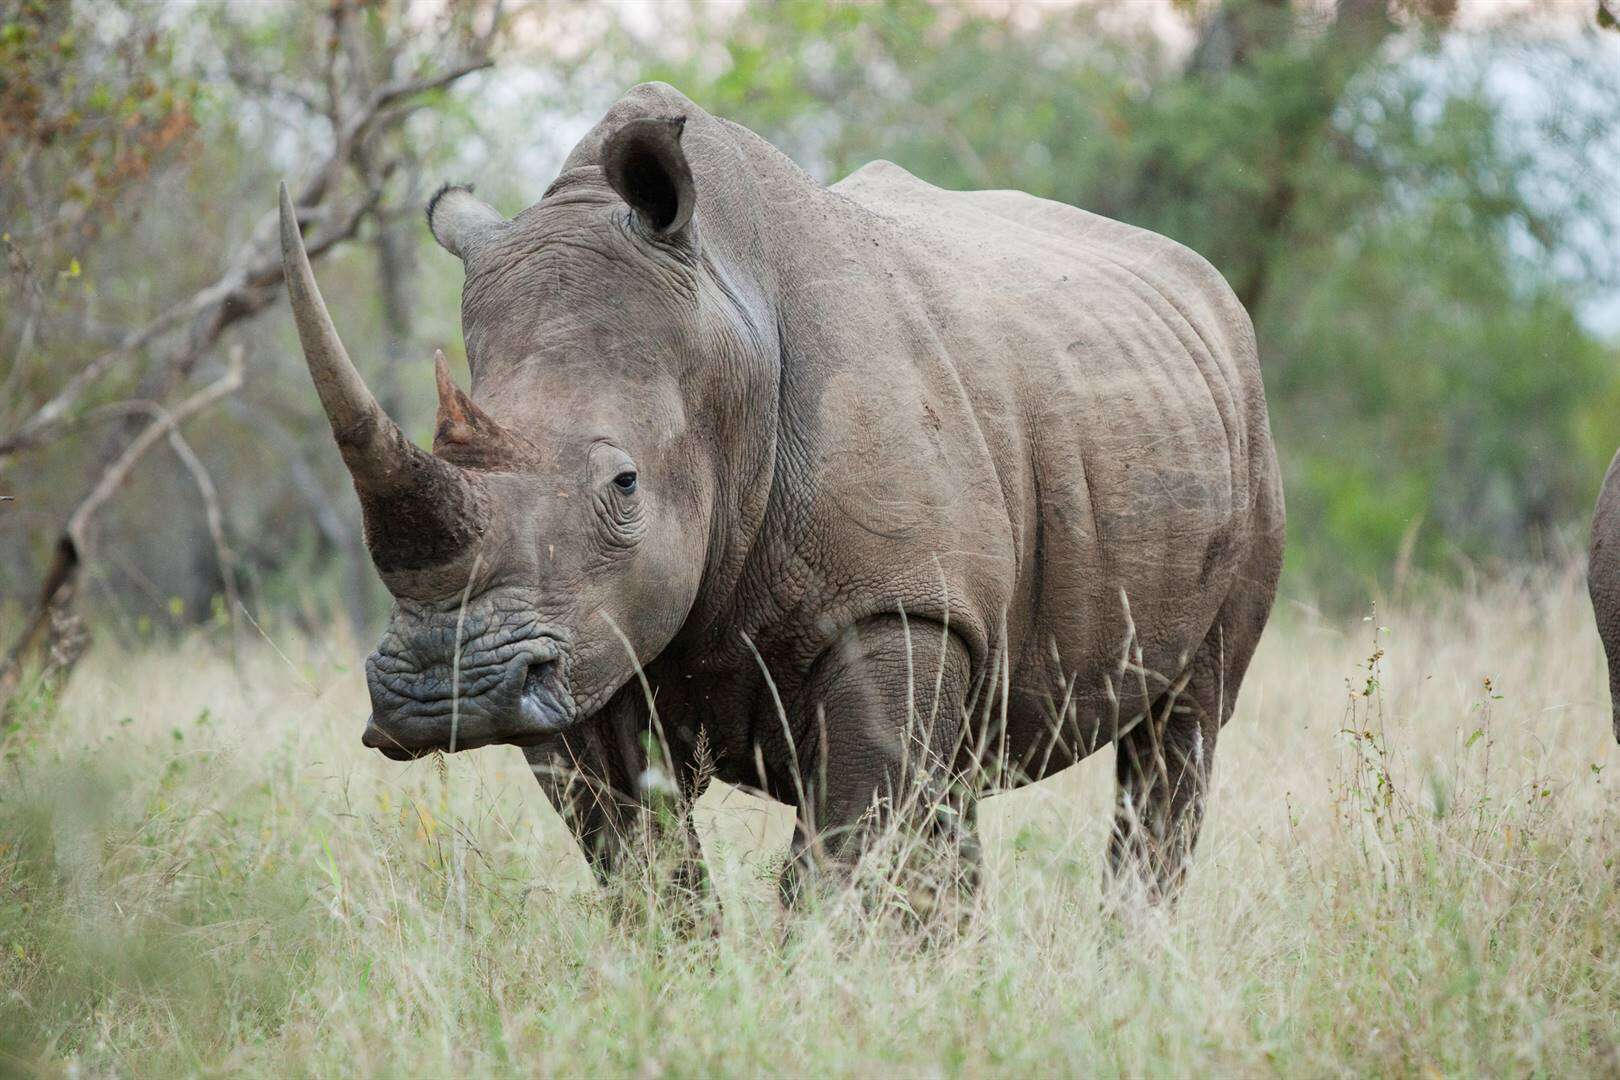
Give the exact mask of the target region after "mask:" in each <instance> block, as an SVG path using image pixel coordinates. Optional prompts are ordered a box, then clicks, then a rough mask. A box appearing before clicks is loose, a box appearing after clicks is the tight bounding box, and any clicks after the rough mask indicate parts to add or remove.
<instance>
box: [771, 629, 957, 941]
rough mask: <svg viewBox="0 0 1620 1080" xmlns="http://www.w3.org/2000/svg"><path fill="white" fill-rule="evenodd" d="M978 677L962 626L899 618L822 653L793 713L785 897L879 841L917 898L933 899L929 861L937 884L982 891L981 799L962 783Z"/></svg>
mask: <svg viewBox="0 0 1620 1080" xmlns="http://www.w3.org/2000/svg"><path fill="white" fill-rule="evenodd" d="M968 678H969V660H968V654H967V649H966V648H965V647H964V646H963V645H962V643H961V641H960V640H959V639H958V638H956V636H955V635H954V634H947V633H946V632H945V631H944V629H943V628H942V627H941V626H940V625H939V624H937V623H931V622H926V621H917V620H909V621H908V620H905V619H902V618H900V617H899V616H898V615H896V616H892V617H883V618H877V619H870V620H867V621H865V622H863V623H861V624H860V625H858V626H856V627H853V628H851V629H850V630H849V631H847V632H845V633H844V634H842V635H841V636H840V638H839V640H838V641H837V642H836V643H835V644H834V645H833V646H832V647H831V648H830V649H829V650H828V651H827V652H826V653H824V654H823V655H822V657H821V658H820V659H819V660H818V661H817V662H816V665H815V667H814V669H813V670H812V672H811V677H810V679H809V681H808V683H807V685H806V687H805V689H804V692H803V693H802V695H801V696H800V699H799V701H798V702H797V705H796V707H795V709H794V710H793V717H792V720H793V724H792V727H793V730H794V731H796V732H797V733H798V738H797V740H796V743H797V745H796V746H794V747H791V748H789V756H790V757H791V758H793V759H796V761H797V768H798V778H797V781H796V782H795V784H794V789H795V790H794V795H795V797H796V800H797V801H798V803H799V806H798V815H799V816H798V823H797V827H796V829H795V835H794V843H793V852H792V855H791V857H790V859H789V862H788V866H787V868H786V870H785V871H784V873H783V876H782V881H781V891H782V895H783V898H784V899H785V900H787V901H788V902H790V903H791V902H793V901H794V900H796V899H797V898H798V897H799V896H800V895H801V894H802V892H803V890H804V887H805V883H806V879H807V878H809V877H812V876H814V875H815V874H817V873H818V872H820V871H823V870H831V871H832V872H834V873H835V874H838V875H840V876H844V875H847V874H848V873H849V871H850V870H852V869H853V867H854V865H855V864H856V862H857V861H858V860H860V859H861V858H862V857H864V856H867V855H871V854H874V853H876V852H877V851H878V850H879V849H881V850H882V851H883V852H884V853H887V854H889V855H892V856H894V858H895V863H894V865H892V866H890V865H888V864H885V867H884V869H885V870H886V871H888V870H897V871H899V872H901V873H903V874H906V875H907V876H908V877H909V878H910V879H912V880H908V881H907V883H906V884H907V890H906V891H907V893H908V894H909V895H910V896H911V898H912V902H913V906H914V907H917V908H919V909H921V908H923V907H927V906H933V900H932V899H927V898H926V895H925V894H927V893H928V892H930V886H929V883H926V882H920V881H919V880H917V879H918V878H919V875H920V874H921V873H922V871H921V870H920V864H923V863H927V864H929V865H928V868H927V871H926V873H927V875H928V876H931V877H932V878H933V882H932V884H933V885H936V886H937V885H938V884H940V883H941V879H945V878H948V879H949V881H950V883H951V884H952V885H953V886H966V887H968V888H971V886H972V884H973V882H974V880H975V879H976V865H975V864H974V860H973V855H974V854H975V853H976V852H977V845H976V844H975V843H973V842H972V839H971V835H970V834H971V828H972V806H971V801H970V798H969V796H968V794H967V793H966V792H964V791H960V790H955V789H954V788H953V784H952V781H953V778H954V777H953V773H952V762H953V760H954V758H955V755H956V751H957V747H958V744H959V740H960V735H961V730H962V705H963V699H964V696H965V694H966V689H967V683H968ZM778 749H780V748H778ZM919 886H920V887H919ZM934 891H937V889H935V890H934Z"/></svg>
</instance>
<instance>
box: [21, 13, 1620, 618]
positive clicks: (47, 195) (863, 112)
mask: <svg viewBox="0 0 1620 1080" xmlns="http://www.w3.org/2000/svg"><path fill="white" fill-rule="evenodd" d="M1612 22H1613V20H1612V19H1611V18H1609V15H1608V11H1607V10H1606V9H1605V8H1604V7H1602V6H1601V3H1600V0H1571V2H1568V3H1549V4H1542V5H1537V4H1533V3H1532V4H1510V3H1498V2H1492V0H1472V2H1471V0H1427V2H1423V3H1419V2H1415V0H1413V2H1402V0H1389V2H1387V3H1386V0H1338V2H1337V3H1333V2H1326V0H1323V2H1309V3H1305V2H1288V0H1197V2H1189V0H1163V2H1160V0H1140V2H1133V0H1078V2H1072V3H1065V2H1054V3H1046V4H1039V5H1037V4H1033V3H1014V2H1010V0H1002V2H995V0H940V2H933V3H925V2H922V0H889V2H882V3H869V4H861V5H853V4H838V5H824V4H812V3H763V2H756V3H735V2H733V3H725V4H714V5H701V4H686V3H682V2H680V0H668V2H665V3H658V4H652V3H648V4H624V5H609V4H600V3H576V2H570V0H556V2H552V3H548V4H545V5H536V6H519V5H512V6H510V7H509V8H504V9H503V8H502V7H501V6H500V5H499V4H496V3H494V2H492V0H480V2H466V3H445V2H414V3H413V2H409V0H377V2H360V0H323V2H321V3H306V4H286V5H273V4H246V3H224V2H221V3H208V2H204V3H199V4H195V5H184V6H183V5H172V6H161V5H151V4H145V3H138V2H133V0H73V2H61V3H57V2H47V0H0V234H3V235H0V248H3V251H4V254H5V256H6V267H5V269H4V271H3V274H4V277H3V284H0V493H4V494H6V495H10V496H12V501H10V502H5V503H0V597H3V604H4V607H5V611H6V612H7V613H9V615H10V616H14V617H7V618H4V619H0V625H5V626H8V627H10V628H11V629H9V630H8V633H7V640H6V641H0V648H4V647H6V646H7V645H9V644H10V639H11V638H12V637H14V636H15V632H16V630H17V629H19V628H21V627H22V625H23V622H24V620H25V619H26V617H27V615H28V612H29V611H30V609H31V607H32V606H33V605H34V604H35V603H36V600H37V597H38V595H39V593H40V590H41V589H42V587H47V586H50V585H52V584H53V582H55V580H56V579H55V577H53V575H58V576H60V575H62V574H63V573H66V575H67V576H66V577H65V578H63V580H64V581H66V582H67V590H68V593H69V594H70V595H69V596H68V600H69V601H70V602H71V603H72V604H73V605H74V606H75V607H76V609H77V610H78V611H79V612H81V613H82V614H84V615H87V616H89V619H90V622H91V623H92V625H93V626H95V627H96V628H97V629H98V631H99V628H100V627H101V626H103V625H105V626H108V627H110V628H111V630H110V632H111V633H114V634H119V633H154V632H163V631H165V630H166V629H174V628H181V627H188V626H193V625H195V624H197V623H199V622H206V621H210V620H212V621H214V622H216V623H218V624H219V625H221V626H222V627H223V626H226V625H228V624H229V623H230V622H231V616H232V614H233V612H234V611H235V610H237V605H236V604H235V602H233V601H231V600H230V599H229V597H230V596H231V593H232V590H233V589H234V590H235V591H236V592H238V593H239V594H240V598H241V599H240V604H241V607H245V609H246V610H247V611H249V612H251V613H253V615H254V616H255V617H257V618H259V619H262V618H265V617H267V616H275V617H278V618H281V617H292V618H294V619H296V620H297V621H299V622H301V623H304V624H305V625H307V626H310V627H316V626H322V625H325V624H326V623H327V622H328V621H329V620H331V619H332V618H335V617H347V618H349V619H351V620H353V621H354V622H355V623H357V624H358V625H360V626H361V627H362V628H363V629H362V634H363V635H364V636H369V634H370V632H371V629H372V628H373V627H374V626H375V621H376V620H377V618H378V617H379V615H380V613H381V610H382V605H383V604H384V602H385V597H384V595H383V593H382V592H381V590H380V588H379V587H376V586H374V585H373V584H372V582H373V580H374V574H373V571H372V569H371V567H370V565H369V563H368V562H367V561H366V559H365V556H364V553H363V549H362V548H361V547H360V545H359V537H358V529H359V526H358V514H357V512H356V507H355V505H354V503H353V499H352V496H351V494H350V491H349V484H348V480H347V477H346V475H345V474H344V472H343V469H342V467H341V464H340V462H339V460H338V456H337V453H336V451H335V448H334V446H333V444H332V442H331V440H330V438H329V437H328V435H327V432H326V427H325V420H324V418H323V417H322V414H321V412H320V410H319V408H317V407H316V403H315V398H314V395H313V393H312V392H311V389H310V386H309V384H308V379H307V376H306V375H305V374H304V372H303V370H302V360H301V357H300V354H299V352H298V347H297V345H296V340H295V338H294V335H293V333H292V327H291V321H290V319H288V318H287V316H286V314H285V305H284V302H283V300H282V298H281V295H280V281H279V270H278V263H277V261H276V258H275V253H274V249H273V246H272V242H273V237H272V236H271V235H270V229H269V225H270V218H269V214H270V212H271V211H272V210H273V208H274V201H275V184H276V181H277V179H278V178H282V177H285V178H287V180H288V181H289V184H290V185H291V186H292V188H293V190H294V191H295V193H297V195H298V198H299V202H300V206H301V207H302V208H303V210H304V211H305V212H307V214H308V223H307V226H306V232H307V234H308V235H309V236H310V237H311V241H312V245H314V247H315V248H316V249H317V252H318V253H323V254H321V257H320V263H321V265H319V266H318V273H319V275H320V277H321V281H322V285H323V288H324V289H325V291H326V295H327V299H328V302H329V303H330V305H331V306H332V308H333V310H334V312H335V313H336V314H337V318H338V321H339V324H340V326H341V327H342V330H343V333H344V336H345V339H346V342H347V344H348V347H349V349H350V351H351V352H352V353H353V354H354V355H355V357H356V359H357V361H358V362H359V363H360V365H361V367H362V369H363V370H364V371H365V372H366V374H367V377H368V378H369V379H370V380H371V382H372V385H373V386H374V387H377V388H378V390H379V396H381V397H383V398H384V399H385V405H387V407H388V408H389V409H390V411H391V412H392V413H393V414H394V415H395V416H396V417H399V418H400V419H401V420H402V422H404V423H405V424H406V426H407V429H408V430H412V431H413V432H415V433H416V434H417V435H419V436H421V437H423V438H424V439H425V438H426V436H427V434H428V429H429V426H430V424H431V418H432V409H433V391H432V376H431V371H430V369H431V364H430V363H429V359H428V358H429V357H430V356H431V355H432V350H433V348H434V347H436V346H437V347H443V348H445V350H446V351H447V353H449V354H450V355H451V356H452V357H453V358H459V357H460V355H461V343H460V333H459V322H458V312H459V289H460V267H459V264H458V263H457V262H456V260H454V259H453V258H451V257H450V256H448V255H446V254H444V253H443V252H441V251H440V250H439V249H438V248H437V247H435V246H434V245H433V244H432V241H431V239H430V237H429V236H428V232H427V230H426V228H425V227H424V226H423V223H422V219H421V216H420V214H421V209H422V206H423V204H424V202H425V200H426V196H427V194H428V193H429V192H430V191H431V190H432V189H433V188H434V187H435V186H437V184H438V183H439V182H440V181H441V180H446V179H448V180H471V181H475V182H477V184H478V185H479V191H480V194H481V195H483V196H484V197H485V198H488V199H490V200H491V201H493V202H494V203H495V204H496V205H497V206H498V207H500V208H501V209H502V210H503V211H504V212H506V213H508V214H510V213H515V212H516V211H518V210H520V209H522V208H523V207H524V206H526V205H528V204H529V203H530V202H531V201H533V200H534V199H535V198H537V197H538V196H539V194H540V192H541V191H543V190H544V188H545V186H546V184H547V183H548V182H549V181H550V179H551V177H552V175H553V174H554V171H555V169H556V168H557V166H558V165H559V164H560V162H561V160H562V158H563V156H564V155H565V154H566V153H567V151H568V149H569V148H570V147H571V145H572V143H573V142H574V141H575V140H576V139H577V138H578V137H579V136H580V135H582V134H583V133H584V132H585V131H586V130H587V129H588V128H589V127H590V125H591V124H592V123H594V121H595V120H596V119H597V118H598V117H599V116H600V114H601V112H602V110H603V109H605V108H606V106H607V105H608V104H609V103H611V102H612V101H613V100H614V99H615V98H616V97H617V96H618V95H619V94H620V93H622V91H623V90H624V89H625V88H626V87H628V86H629V85H631V84H633V83H635V82H639V81H642V80H645V79H652V78H658V79H665V80H668V81H670V82H672V83H674V84H675V85H676V86H678V87H679V88H680V89H682V90H683V91H685V92H686V93H687V94H688V95H689V96H691V97H692V98H693V99H694V100H696V101H697V102H698V103H699V104H701V105H702V106H704V107H705V108H707V109H709V110H711V111H713V112H716V113H719V114H721V115H725V116H728V117H730V118H732V119H735V120H737V121H739V122H741V123H743V124H746V125H748V126H749V127H752V128H753V129H755V130H756V131H758V132H759V133H761V134H762V135H764V136H765V137H766V138H768V139H770V140H771V141H773V142H774V143H776V144H777V145H778V146H779V147H781V148H782V149H783V150H785V151H786V152H788V153H789V154H790V155H792V156H793V157H794V158H795V159H796V160H797V161H798V162H799V163H800V164H801V165H803V166H804V167H805V168H806V169H808V170H809V171H810V172H811V173H812V174H813V175H815V176H816V177H818V178H820V179H822V180H824V181H826V182H829V183H830V182H832V181H835V180H837V179H839V178H840V177H842V176H843V175H845V174H847V173H848V172H849V171H851V170H853V169H854V168H856V167H858V166H859V165H861V164H862V163H864V162H866V161H868V160H871V159H873V158H888V159H890V160H893V161H896V162H898V163H899V164H901V165H903V166H905V167H906V168H907V169H909V170H911V171H912V172H913V173H915V174H916V175H918V176H920V177H922V178H924V179H926V180H928V181H931V182H932V183H935V184H938V185H941V186H944V187H951V188H982V187H1009V188H1021V189H1024V190H1026V191H1030V192H1033V193H1035V194H1038V195H1042V196H1046V197H1049V198H1053V199H1059V200H1062V201H1064V202H1068V203H1073V204H1075V205H1077V206H1081V207H1085V208H1087V209H1091V210H1094V211H1097V212H1099V213H1102V214H1106V215H1109V216H1112V217H1117V218H1121V219H1123V220H1126V221H1130V222H1134V223H1137V224H1141V225H1144V226H1147V227H1149V228H1152V229H1155V230H1158V231H1160V232H1163V233H1165V234H1167V235H1169V236H1172V237H1174V238H1176V239H1178V240H1181V241H1183V242H1185V243H1187V244H1188V245H1190V246H1191V247H1193V248H1194V249H1196V250H1197V251H1199V252H1201V253H1202V254H1204V255H1205V256H1206V257H1208V258H1209V259H1210V260H1211V261H1212V262H1213V263H1214V264H1215V265H1216V266H1217V267H1218V268H1219V269H1220V270H1221V271H1222V272H1223V273H1224V274H1225V275H1226V278H1227V280H1228V281H1229V282H1230V283H1231V285H1232V287H1233V288H1234V289H1235V290H1236V291H1237V293H1238V295H1239V296H1240V297H1241V298H1242V299H1243V301H1244V302H1245V304H1246V305H1247V306H1248V308H1249V310H1250V312H1251V313H1252V314H1253V317H1254V320H1255V324H1256V327H1257V329H1258V333H1259V341H1260V349H1261V356H1262V360H1263V364H1264V367H1265V375H1266V382H1267V387H1268V391H1269V395H1270V402H1271V415H1272V423H1273V427H1274V430H1275V432H1276V435H1277V438H1278V442H1279V449H1280V454H1281V457H1282V461H1283V468H1284V473H1285V478H1286V483H1287V489H1288V500H1289V556H1288V566H1287V572H1286V578H1285V584H1284V593H1285V596H1288V597H1290V598H1291V599H1293V600H1295V601H1298V602H1302V603H1307V604H1315V605H1324V606H1329V607H1334V608H1340V609H1344V608H1353V607H1356V606H1360V605H1364V604H1366V603H1367V601H1368V599H1369V598H1376V597H1379V596H1383V595H1388V594H1389V593H1390V592H1391V591H1396V590H1401V589H1407V588H1413V587H1423V585H1424V583H1426V582H1432V581H1436V580H1450V579H1454V578H1456V577H1458V576H1470V575H1481V574H1491V573H1495V572H1498V571H1500V570H1501V569H1502V568H1504V567H1506V566H1509V565H1514V564H1521V563H1523V562H1525V561H1534V560H1547V559H1561V558H1567V557H1568V555H1569V554H1570V553H1571V552H1573V551H1576V550H1579V549H1580V547H1581V546H1582V544H1583V543H1584V527H1585V522H1586V519H1587V516H1588V514H1589V512H1590V508H1591V504H1592V501H1593V498H1594V496H1595V494H1596V491H1597V487H1598V484H1599V482H1600V480H1601V477H1602V475H1603V470H1604V467H1605V466H1606V464H1607V462H1608V460H1609V457H1610V455H1611V454H1612V453H1613V452H1614V449H1615V447H1616V445H1617V444H1620V34H1616V33H1614V32H1612ZM491 62H492V65H491ZM323 238H324V240H323ZM323 243H324V246H322V245H323ZM233 358H234V359H233ZM456 362H457V363H459V360H457V361H456ZM238 378H239V381H240V386H239V387H238V386H237V385H235V380H237V379H238ZM199 393H201V394H203V395H204V397H203V398H201V399H199V398H198V396H197V395H198V394H199ZM171 417H179V419H176V420H174V422H173V423H172V424H170V423H169V421H168V419H167V418H171ZM1082 422H1083V421H1082ZM143 439H144V440H145V443H144V444H143V443H142V440H143ZM64 543H66V547H64ZM65 550H70V551H71V555H72V558H71V559H69V560H67V562H68V563H71V566H69V567H67V568H66V569H64V567H65V564H64V551H65ZM58 584H59V583H58ZM228 586H229V587H228ZM74 592H76V596H74V595H71V594H73V593H74ZM57 629H58V630H60V629H61V628H60V627H58V628H57ZM42 634H43V631H42ZM58 636H60V635H58ZM39 640H40V641H43V640H44V638H43V637H40V638H39ZM53 640H54V639H53ZM60 645H61V642H60V641H55V643H54V645H53V647H59V646H60Z"/></svg>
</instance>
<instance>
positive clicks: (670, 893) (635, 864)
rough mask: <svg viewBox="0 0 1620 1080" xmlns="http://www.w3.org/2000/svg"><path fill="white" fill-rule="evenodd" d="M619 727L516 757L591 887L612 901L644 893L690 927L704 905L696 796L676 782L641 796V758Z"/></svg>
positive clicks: (592, 729) (562, 739) (603, 727)
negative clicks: (569, 840)
mask: <svg viewBox="0 0 1620 1080" xmlns="http://www.w3.org/2000/svg"><path fill="white" fill-rule="evenodd" d="M620 728H622V725H609V724H600V725H598V724H592V725H590V726H589V727H588V728H587V729H586V730H584V731H582V732H577V733H576V732H570V733H568V734H566V735H563V736H559V737H558V738H557V739H555V740H552V741H550V742H548V743H547V744H545V745H543V746H537V747H530V748H527V749H525V751H524V754H525V756H526V757H527V758H528V760H529V767H530V769H531V770H532V771H533V772H534V777H535V780H536V781H538V782H539V784H540V787H541V790H543V791H544V792H545V793H546V797H547V798H548V799H549V800H550V802H551V805H552V806H553V807H554V808H555V809H556V811H557V813H558V815H559V816H560V817H561V818H562V819H563V822H564V824H566V825H567V826H568V828H569V831H570V832H572V833H573V835H574V839H575V841H576V842H577V843H578V844H579V847H580V851H581V852H582V853H583V854H584V856H585V858H586V861H587V862H588V863H589V864H590V866H591V870H592V871H593V872H594V873H595V875H596V879H597V881H598V882H599V883H601V884H602V885H603V886H604V887H605V888H607V889H608V890H609V892H610V893H612V894H614V895H615V897H616V899H618V900H620V901H627V900H628V899H630V898H631V897H633V896H634V895H636V894H638V893H641V894H645V895H646V896H648V897H650V898H654V899H656V900H657V901H659V902H660V903H665V904H667V905H669V906H671V907H672V908H676V909H680V910H678V911H677V915H678V916H679V921H681V922H682V923H683V924H684V923H686V922H690V921H691V919H692V916H693V914H694V913H695V912H696V911H697V909H699V908H701V907H702V906H703V905H704V904H706V903H707V902H708V901H709V899H710V895H709V878H708V870H707V868H706V865H705V863H704V860H703V849H702V846H701V845H700V844H699V842H698V837H697V831H696V829H695V828H694V826H693V822H692V815H691V801H692V800H693V799H695V798H696V797H697V796H698V795H699V794H701V792H697V791H689V790H687V788H686V785H685V784H684V782H683V780H682V778H681V777H680V776H677V777H675V778H673V782H672V783H670V784H668V785H667V786H660V787H659V788H656V789H653V790H647V789H646V787H645V783H644V778H645V777H646V776H647V755H646V752H645V750H644V749H643V748H642V746H641V743H640V740H639V739H637V738H636V737H635V736H634V735H633V734H629V733H627V732H626V733H624V734H625V736H626V737H619V736H618V734H616V730H615V729H620ZM643 730H644V729H643ZM676 771H677V772H678V771H679V770H676ZM622 906H623V904H622V903H621V907H622Z"/></svg>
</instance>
